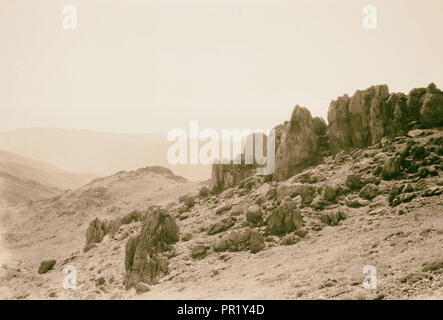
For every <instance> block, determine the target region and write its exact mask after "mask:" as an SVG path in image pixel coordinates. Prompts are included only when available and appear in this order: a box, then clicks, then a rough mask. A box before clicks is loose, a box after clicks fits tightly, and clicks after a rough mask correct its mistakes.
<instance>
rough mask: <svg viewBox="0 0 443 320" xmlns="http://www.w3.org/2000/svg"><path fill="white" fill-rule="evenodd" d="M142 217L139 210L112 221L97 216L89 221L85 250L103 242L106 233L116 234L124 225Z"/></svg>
mask: <svg viewBox="0 0 443 320" xmlns="http://www.w3.org/2000/svg"><path fill="white" fill-rule="evenodd" d="M141 218H142V214H141V213H140V212H138V211H137V210H133V211H131V212H130V213H128V214H127V215H125V216H123V217H121V218H118V219H115V220H111V221H101V220H100V219H98V218H95V219H94V220H92V221H91V222H90V223H89V226H88V229H87V230H86V244H85V247H84V249H83V251H85V252H86V251H88V250H90V249H91V248H92V247H93V246H94V245H95V244H96V243H100V242H102V240H103V238H104V237H105V235H107V234H108V233H110V234H114V233H115V232H117V231H118V229H119V228H120V227H121V226H122V225H124V224H130V223H132V222H136V221H140V220H141Z"/></svg>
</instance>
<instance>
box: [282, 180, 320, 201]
mask: <svg viewBox="0 0 443 320" xmlns="http://www.w3.org/2000/svg"><path fill="white" fill-rule="evenodd" d="M315 192H316V188H315V186H313V185H310V184H303V183H289V182H284V183H280V184H279V185H278V186H277V202H281V201H282V200H283V199H285V198H286V197H295V196H301V197H302V199H303V203H304V204H309V203H311V202H312V200H313V199H314V196H315Z"/></svg>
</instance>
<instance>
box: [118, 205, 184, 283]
mask: <svg viewBox="0 0 443 320" xmlns="http://www.w3.org/2000/svg"><path fill="white" fill-rule="evenodd" d="M179 234H180V232H179V228H178V226H177V224H176V222H175V219H174V217H172V216H171V215H169V214H168V213H167V212H166V210H164V209H162V208H159V207H155V208H152V209H151V210H150V211H149V212H148V213H147V215H146V217H145V219H144V221H143V226H142V230H141V232H140V234H139V235H138V236H136V237H134V238H131V239H129V240H128V242H127V243H126V256H125V269H126V278H125V285H126V288H130V287H132V286H134V285H136V284H137V283H139V282H144V283H147V284H153V283H155V281H156V279H157V277H158V276H160V275H162V274H166V273H167V272H168V259H167V258H166V257H165V256H164V255H163V253H165V252H167V251H169V250H171V244H173V243H175V242H177V241H178V240H179Z"/></svg>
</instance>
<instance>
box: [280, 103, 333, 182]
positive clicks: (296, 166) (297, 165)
mask: <svg viewBox="0 0 443 320" xmlns="http://www.w3.org/2000/svg"><path fill="white" fill-rule="evenodd" d="M325 134H326V122H325V121H324V120H323V119H321V118H312V116H311V113H310V112H309V110H308V109H306V108H302V107H300V106H296V107H295V109H294V111H293V112H292V116H291V120H290V121H289V123H288V124H287V126H286V127H285V129H284V130H283V134H282V137H281V142H280V144H279V147H278V150H277V154H276V157H275V171H274V175H273V177H274V179H275V180H283V179H285V178H287V177H290V176H293V175H294V174H296V173H299V172H300V171H301V170H303V169H304V168H306V167H308V166H311V165H314V164H316V163H317V162H318V161H319V159H321V157H322V153H323V151H325Z"/></svg>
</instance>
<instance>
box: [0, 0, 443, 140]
mask: <svg viewBox="0 0 443 320" xmlns="http://www.w3.org/2000/svg"><path fill="white" fill-rule="evenodd" d="M68 4H73V5H74V6H76V8H77V15H78V29H77V30H64V29H63V28H62V20H63V13H62V9H63V6H65V5H68ZM367 4H372V5H375V6H376V8H377V12H378V28H377V29H376V30H371V31H368V30H365V29H363V27H362V20H363V17H364V14H363V12H362V9H363V7H364V6H365V5H367ZM442 13H443V1H441V0H421V1H418V0H389V1H386V0H380V1H378V0H377V1H376V0H366V1H360V0H287V1H279V0H272V1H271V0H267V1H259V0H248V1H245V0H176V1H172V0H158V1H152V0H124V1H123V0H72V1H63V0H33V1H30V0H0V40H1V42H0V52H1V54H0V130H1V131H3V130H9V129H14V128H25V127H34V126H39V127H46V126H51V127H59V128H76V129H92V130H98V131H112V132H167V131H169V130H170V129H172V128H175V127H179V128H187V127H188V121H189V120H199V121H200V124H201V126H202V127H213V128H216V129H220V128H234V127H237V128H251V129H255V128H262V129H267V128H271V127H273V126H275V125H277V124H278V123H280V122H283V121H285V120H288V119H289V117H290V114H291V111H292V109H293V107H294V106H295V105H296V104H300V105H302V106H305V107H308V108H309V109H310V110H311V112H312V114H313V115H320V116H323V117H326V114H327V109H328V107H329V104H330V101H331V99H335V98H336V97H337V96H338V95H342V94H344V93H350V94H352V93H353V92H354V91H355V90H356V89H364V88H367V87H369V86H371V85H373V84H380V83H387V84H388V85H389V87H390V89H391V91H406V92H408V91H409V90H410V89H411V88H413V87H417V86H426V85H427V84H428V83H429V82H435V83H436V84H437V85H438V86H439V87H441V86H443V81H442V80H443V41H442V40H441V39H442V34H443V33H442V31H443V19H442V17H441V15H442Z"/></svg>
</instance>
